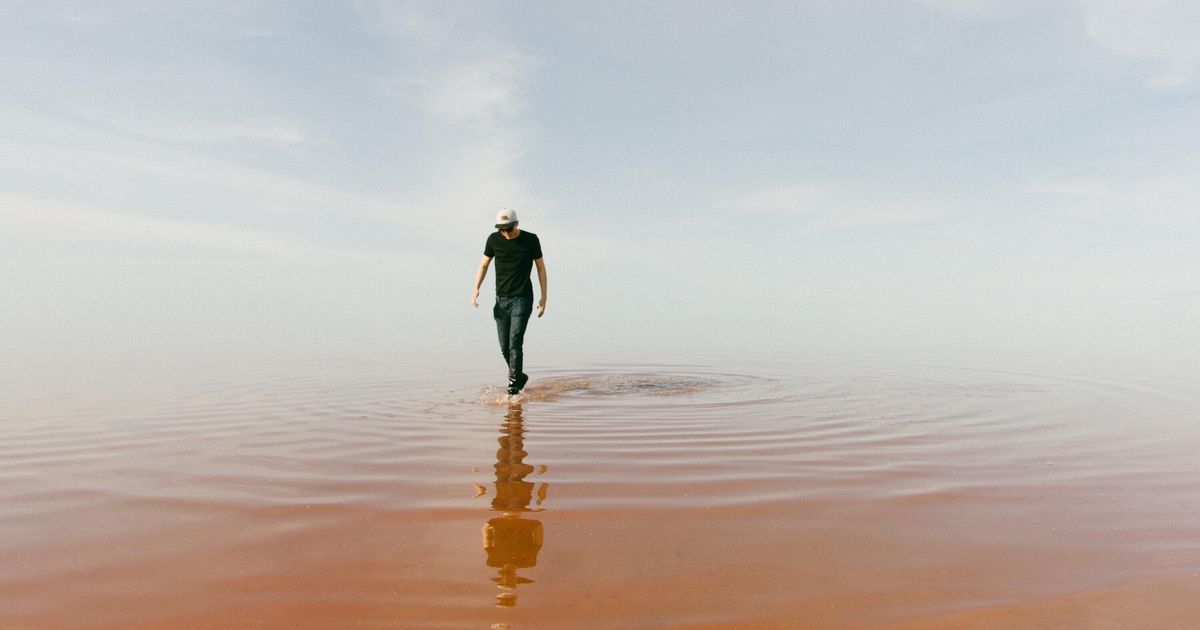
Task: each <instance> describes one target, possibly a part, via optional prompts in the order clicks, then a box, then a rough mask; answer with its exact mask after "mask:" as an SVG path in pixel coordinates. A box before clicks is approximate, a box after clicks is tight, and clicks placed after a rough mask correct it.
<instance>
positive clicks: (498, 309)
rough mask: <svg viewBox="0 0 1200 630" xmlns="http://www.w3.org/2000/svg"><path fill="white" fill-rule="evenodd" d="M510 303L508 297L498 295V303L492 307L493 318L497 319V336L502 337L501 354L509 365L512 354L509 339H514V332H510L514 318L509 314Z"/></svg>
mask: <svg viewBox="0 0 1200 630" xmlns="http://www.w3.org/2000/svg"><path fill="white" fill-rule="evenodd" d="M507 307H508V304H507V299H506V298H501V297H497V298H496V305H495V306H493V307H492V319H494V320H496V336H497V337H499V338H500V354H501V355H502V356H503V357H504V364H505V365H508V363H509V356H510V347H511V346H510V345H509V340H510V339H512V334H511V333H510V332H509V330H510V328H511V327H512V326H511V324H512V318H511V317H509V314H508V308H507Z"/></svg>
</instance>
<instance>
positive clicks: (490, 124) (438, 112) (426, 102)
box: [364, 2, 544, 238]
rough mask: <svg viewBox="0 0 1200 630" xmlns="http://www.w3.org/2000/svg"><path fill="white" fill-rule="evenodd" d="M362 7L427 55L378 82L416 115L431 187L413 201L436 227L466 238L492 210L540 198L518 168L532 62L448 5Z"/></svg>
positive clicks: (400, 46)
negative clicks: (430, 216) (414, 66)
mask: <svg viewBox="0 0 1200 630" xmlns="http://www.w3.org/2000/svg"><path fill="white" fill-rule="evenodd" d="M364 11H365V18H364V19H366V20H368V21H369V22H370V23H371V24H373V25H374V27H375V29H376V32H377V33H378V34H379V35H380V36H381V37H382V38H383V39H384V40H385V41H388V42H390V44H391V45H392V46H393V47H395V49H397V50H400V51H403V52H405V53H407V54H409V55H413V56H418V57H420V58H422V59H423V60H424V61H425V63H424V64H423V65H422V67H421V68H420V69H419V70H416V71H412V70H409V69H406V68H400V69H397V71H395V72H392V73H390V74H387V75H385V76H381V77H379V78H378V80H377V85H378V86H379V89H380V91H381V92H382V93H383V94H385V95H387V96H388V97H389V98H391V99H393V100H394V101H395V102H396V103H397V105H398V106H401V107H404V108H406V109H407V111H409V112H411V114H412V115H415V116H417V117H418V120H419V123H418V127H419V128H420V129H421V130H422V135H423V136H424V139H423V142H422V143H421V147H422V148H423V149H424V150H427V151H428V152H429V155H427V156H425V157H423V158H422V162H423V165H424V168H425V169H426V170H427V171H428V172H430V174H431V176H432V177H431V181H430V184H431V185H430V186H429V187H428V189H427V190H426V191H425V193H424V194H423V195H422V196H421V197H419V198H416V199H412V200H410V201H411V202H412V203H413V204H414V205H417V206H420V207H422V208H425V209H426V212H429V213H433V214H435V215H436V216H437V217H438V218H439V220H438V226H437V227H438V229H439V230H441V231H445V230H446V229H447V228H449V229H451V230H454V231H455V232H456V233H457V234H459V235H461V236H462V237H463V238H470V235H473V234H477V233H478V232H479V230H480V227H481V226H483V227H484V228H486V226H487V222H486V219H487V217H488V216H490V213H491V212H492V211H493V210H494V209H496V208H499V207H504V206H508V207H518V208H520V207H526V206H528V205H541V204H539V202H538V200H536V199H535V198H534V197H533V196H532V195H531V193H530V192H529V190H528V189H527V186H526V185H525V183H524V181H523V180H522V178H521V176H520V173H519V170H520V166H521V160H522V158H523V156H524V153H525V146H526V144H527V137H528V130H527V128H526V125H525V123H524V122H523V121H524V118H523V116H524V114H525V112H526V110H527V98H526V96H525V88H526V84H527V83H528V82H529V80H530V78H531V74H532V72H533V71H534V70H535V69H536V66H537V62H536V60H535V59H533V58H532V57H530V56H528V55H526V54H524V53H522V52H521V51H520V50H519V49H517V48H516V47H514V46H513V45H511V44H510V43H509V42H508V41H506V39H505V37H504V36H503V34H502V33H498V32H496V31H495V30H493V29H490V28H485V27H481V26H480V25H479V24H477V23H475V22H474V21H473V20H474V17H473V14H472V13H470V12H462V11H459V10H456V9H455V8H454V6H452V5H449V6H446V7H442V8H439V9H436V10H435V9H433V8H431V7H430V6H429V5H426V6H423V7H419V6H414V5H412V4H410V3H394V2H376V3H372V4H369V5H366V6H365V7H364ZM448 33H453V34H454V36H453V37H451V36H450V35H448ZM464 42H470V43H469V44H467V45H464ZM542 207H543V208H544V206H542ZM431 227H432V226H431Z"/></svg>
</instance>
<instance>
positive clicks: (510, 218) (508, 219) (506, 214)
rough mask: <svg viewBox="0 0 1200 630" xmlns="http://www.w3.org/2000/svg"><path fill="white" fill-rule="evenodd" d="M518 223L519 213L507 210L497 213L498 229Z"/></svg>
mask: <svg viewBox="0 0 1200 630" xmlns="http://www.w3.org/2000/svg"><path fill="white" fill-rule="evenodd" d="M516 222H517V211H516V210H509V209H508V208H505V209H503V210H501V211H500V212H497V213H496V227H501V226H504V225H512V224H513V223H516Z"/></svg>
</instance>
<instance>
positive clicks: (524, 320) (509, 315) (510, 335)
mask: <svg viewBox="0 0 1200 630" xmlns="http://www.w3.org/2000/svg"><path fill="white" fill-rule="evenodd" d="M532 314H533V298H532V297H497V298H496V306H495V307H494V308H492V317H493V318H494V319H495V320H496V335H497V336H498V337H499V338H500V354H502V355H504V361H505V363H508V382H509V383H515V382H516V380H517V376H519V375H520V374H521V369H522V367H524V366H523V364H524V360H525V356H524V352H523V349H522V346H524V344H525V327H526V326H528V325H529V316H530V315H532Z"/></svg>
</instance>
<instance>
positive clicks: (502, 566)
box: [476, 404, 548, 608]
mask: <svg viewBox="0 0 1200 630" xmlns="http://www.w3.org/2000/svg"><path fill="white" fill-rule="evenodd" d="M522 413H523V412H522V409H521V405H519V404H514V405H511V406H510V407H509V408H508V410H507V412H506V413H505V416H504V421H503V423H502V424H501V425H500V438H499V440H498V442H499V444H500V448H499V449H498V450H497V451H496V466H495V469H496V481H495V493H494V495H493V497H492V506H491V510H492V512H494V513H498V514H499V515H498V516H495V517H494V518H491V519H489V520H488V522H487V523H485V524H484V526H483V549H484V551H486V552H487V566H489V567H492V568H495V569H499V571H498V574H497V575H496V576H495V577H493V578H492V581H493V582H495V583H496V586H497V587H498V588H499V589H500V592H499V593H498V594H497V595H496V605H497V606H499V607H503V608H511V607H513V606H516V605H517V586H518V585H521V584H531V583H533V580H531V579H529V578H526V577H522V576H520V575H518V574H517V571H518V570H519V569H529V568H532V567H534V566H536V565H537V557H538V552H539V551H540V550H541V548H542V540H543V536H544V533H543V532H544V530H543V527H542V522H541V521H539V520H537V519H535V518H533V517H532V516H531V515H532V514H536V513H537V512H540V511H541V507H540V506H541V505H542V502H543V501H545V500H546V491H547V489H548V485H547V484H546V483H545V482H542V483H534V482H532V481H526V479H525V478H526V477H528V476H529V475H531V474H532V475H535V476H536V475H541V474H543V473H545V472H546V467H545V466H538V467H534V466H532V465H530V464H526V463H525V457H526V456H527V455H528V453H527V452H526V451H525V419H524V417H523V415H522ZM476 489H477V491H478V492H479V494H478V495H477V496H483V495H485V494H486V493H487V488H486V487H483V486H478V487H477V488H476ZM531 503H533V504H534V507H530V504H531Z"/></svg>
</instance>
